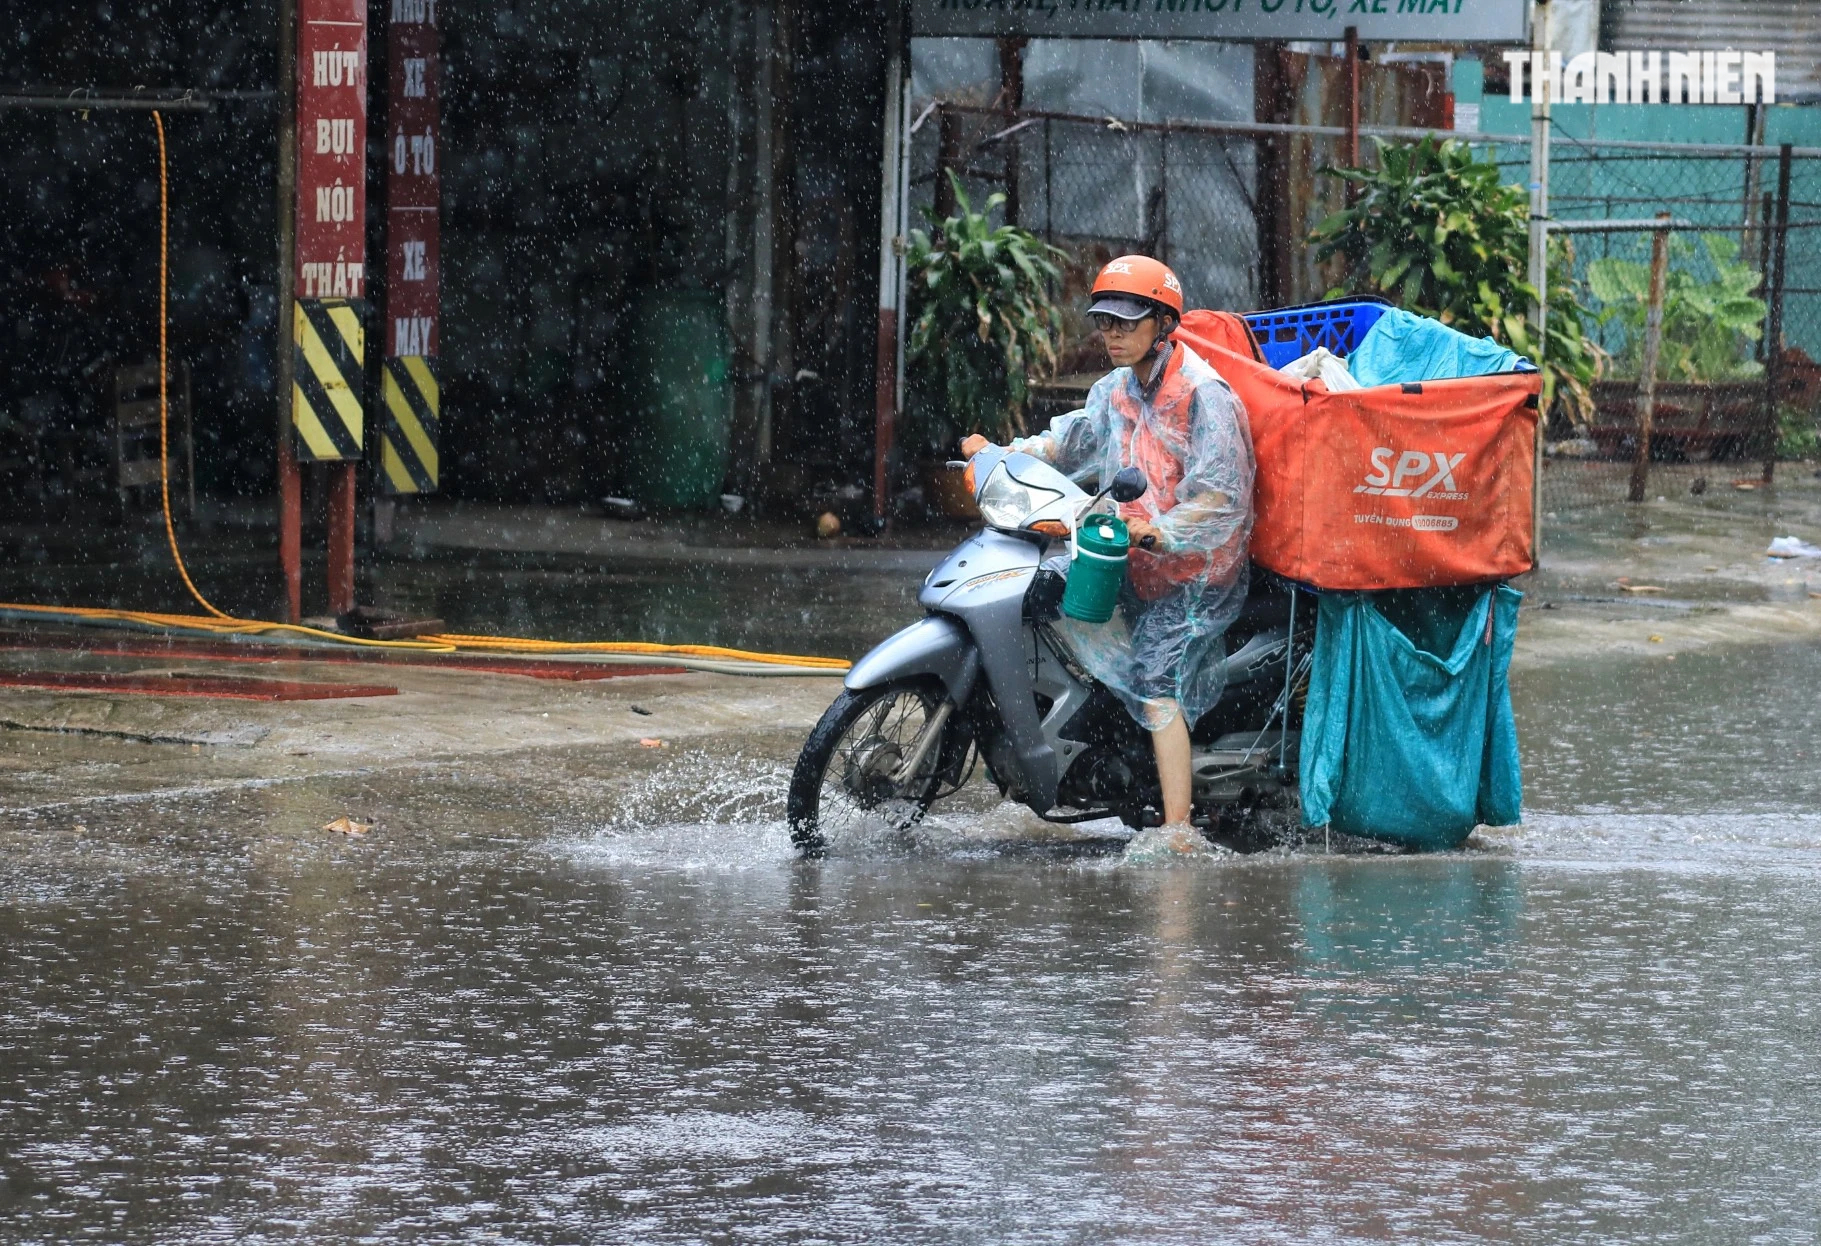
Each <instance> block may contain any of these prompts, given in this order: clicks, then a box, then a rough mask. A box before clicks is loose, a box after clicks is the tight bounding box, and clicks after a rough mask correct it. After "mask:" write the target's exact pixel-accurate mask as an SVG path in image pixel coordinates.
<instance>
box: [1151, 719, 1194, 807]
mask: <svg viewBox="0 0 1821 1246" xmlns="http://www.w3.org/2000/svg"><path fill="white" fill-rule="evenodd" d="M1151 747H1152V748H1153V749H1155V750H1156V751H1157V780H1158V783H1159V785H1160V786H1161V787H1162V788H1163V821H1164V825H1165V826H1173V825H1175V824H1176V823H1178V822H1187V821H1188V820H1189V797H1190V792H1191V790H1192V786H1193V785H1192V783H1191V777H1190V772H1189V760H1190V758H1189V724H1188V723H1187V722H1186V721H1184V719H1183V716H1182V713H1181V712H1180V711H1178V712H1177V713H1176V714H1175V716H1173V717H1172V718H1171V719H1170V721H1169V722H1168V723H1167V724H1166V725H1165V726H1164V727H1163V728H1162V729H1161V730H1159V731H1153V732H1152V733H1151Z"/></svg>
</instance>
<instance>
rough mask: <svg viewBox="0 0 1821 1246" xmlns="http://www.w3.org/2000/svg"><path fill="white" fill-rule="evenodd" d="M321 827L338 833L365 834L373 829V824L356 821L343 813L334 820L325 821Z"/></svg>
mask: <svg viewBox="0 0 1821 1246" xmlns="http://www.w3.org/2000/svg"><path fill="white" fill-rule="evenodd" d="M322 829H323V830H325V831H334V832H335V833H336V834H338V835H365V834H366V833H367V832H368V831H370V830H372V829H373V824H372V823H371V822H356V821H355V820H354V819H353V818H350V817H349V816H348V815H347V814H345V813H344V814H342V815H341V817H339V818H337V819H335V821H333V822H328V823H325V824H324V825H323V828H322Z"/></svg>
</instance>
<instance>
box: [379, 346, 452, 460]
mask: <svg viewBox="0 0 1821 1246" xmlns="http://www.w3.org/2000/svg"><path fill="white" fill-rule="evenodd" d="M380 387H381V389H382V391H383V396H384V399H385V409H384V412H383V415H382V417H381V420H380V431H379V468H380V480H381V481H382V483H383V484H384V486H385V489H386V492H388V493H405V494H409V493H434V492H436V482H437V478H438V476H439V474H440V465H439V462H438V459H437V444H438V442H437V439H438V436H439V424H440V422H441V418H442V393H441V390H440V389H439V388H438V386H437V383H436V360H434V359H432V358H430V357H429V356H427V355H401V356H397V357H394V358H391V359H388V360H386V366H385V368H384V370H383V374H382V376H381V380H380Z"/></svg>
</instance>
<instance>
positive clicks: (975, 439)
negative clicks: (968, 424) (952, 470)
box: [961, 433, 993, 459]
mask: <svg viewBox="0 0 1821 1246" xmlns="http://www.w3.org/2000/svg"><path fill="white" fill-rule="evenodd" d="M992 444H993V443H992V442H991V441H988V440H987V439H986V438H985V437H982V436H981V435H980V434H979V433H969V434H968V435H967V436H966V437H963V438H962V439H961V457H962V458H964V459H971V458H973V457H974V456H975V455H976V454H979V453H980V452H981V451H982V450H984V449H986V448H987V447H988V446H990V445H992Z"/></svg>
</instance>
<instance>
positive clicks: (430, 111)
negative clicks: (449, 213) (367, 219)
mask: <svg viewBox="0 0 1821 1246" xmlns="http://www.w3.org/2000/svg"><path fill="white" fill-rule="evenodd" d="M436 5H437V0H392V21H391V25H390V26H388V27H387V31H386V73H387V77H388V87H389V90H388V92H387V104H386V131H387V133H386V330H385V332H386V344H385V352H384V353H385V356H386V357H387V358H388V359H392V358H399V357H403V356H412V355H418V356H435V355H436V354H437V349H436V347H437V341H436V329H437V324H436V322H437V310H438V308H437V304H438V297H437V296H438V292H439V257H438V245H437V244H438V241H439V234H440V233H441V230H440V229H439V228H438V217H437V212H438V208H439V207H440V205H441V202H442V199H441V194H440V187H439V184H438V181H437V176H436V141H437V137H438V136H437V129H438V124H437V123H438V117H437V96H438V88H439V87H440V85H441V84H440V83H438V81H437V79H438V77H440V76H441V67H440V65H439V64H438V60H437V30H436Z"/></svg>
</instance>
